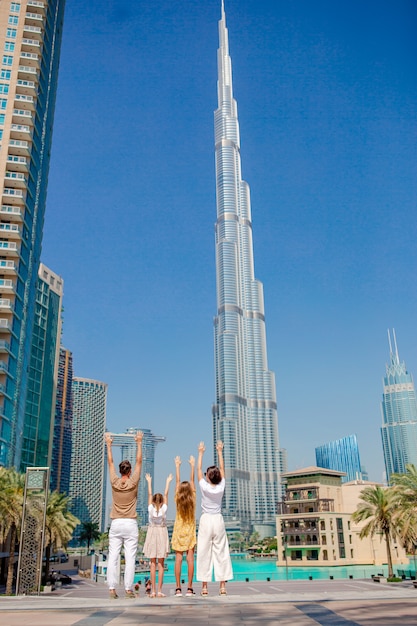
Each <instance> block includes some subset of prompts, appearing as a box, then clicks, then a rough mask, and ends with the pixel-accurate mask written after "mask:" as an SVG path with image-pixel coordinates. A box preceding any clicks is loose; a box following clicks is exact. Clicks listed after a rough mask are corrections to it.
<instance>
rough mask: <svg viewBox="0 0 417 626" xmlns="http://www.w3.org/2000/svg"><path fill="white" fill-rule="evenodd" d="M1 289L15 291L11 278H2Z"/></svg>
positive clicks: (0, 279) (0, 280) (0, 281)
mask: <svg viewBox="0 0 417 626" xmlns="http://www.w3.org/2000/svg"><path fill="white" fill-rule="evenodd" d="M0 291H1V292H3V291H6V292H7V291H9V292H10V293H14V283H13V281H12V280H11V279H10V278H0Z"/></svg>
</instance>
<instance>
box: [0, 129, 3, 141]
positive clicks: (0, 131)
mask: <svg viewBox="0 0 417 626" xmlns="http://www.w3.org/2000/svg"><path fill="white" fill-rule="evenodd" d="M0 139H3V130H2V129H1V128H0Z"/></svg>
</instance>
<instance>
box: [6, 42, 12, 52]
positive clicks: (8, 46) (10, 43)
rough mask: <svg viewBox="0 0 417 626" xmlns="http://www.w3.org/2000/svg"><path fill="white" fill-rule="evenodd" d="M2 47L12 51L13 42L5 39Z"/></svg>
mask: <svg viewBox="0 0 417 626" xmlns="http://www.w3.org/2000/svg"><path fill="white" fill-rule="evenodd" d="M4 49H5V51H6V52H14V42H12V41H6V43H5V44H4Z"/></svg>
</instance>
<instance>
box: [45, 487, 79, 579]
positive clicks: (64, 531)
mask: <svg viewBox="0 0 417 626" xmlns="http://www.w3.org/2000/svg"><path fill="white" fill-rule="evenodd" d="M68 505H69V498H68V497H67V496H66V495H64V494H63V493H59V492H58V491H53V492H52V493H51V494H50V496H49V498H48V502H47V505H46V516H45V548H46V553H45V554H46V568H45V580H47V578H48V574H49V558H50V556H51V550H52V548H62V546H66V545H67V543H68V541H69V540H70V539H71V537H72V533H73V532H74V528H75V527H76V526H77V524H79V523H80V520H79V519H78V518H76V517H75V515H73V514H72V513H70V512H69V510H68Z"/></svg>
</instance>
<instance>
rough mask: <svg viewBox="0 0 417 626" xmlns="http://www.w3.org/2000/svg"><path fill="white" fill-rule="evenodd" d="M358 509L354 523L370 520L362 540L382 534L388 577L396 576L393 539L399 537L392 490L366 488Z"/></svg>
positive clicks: (378, 487) (354, 516)
mask: <svg viewBox="0 0 417 626" xmlns="http://www.w3.org/2000/svg"><path fill="white" fill-rule="evenodd" d="M360 499H361V500H362V502H360V503H359V505H358V508H357V509H356V511H355V512H354V513H353V514H352V520H353V521H354V522H363V521H365V520H369V521H368V522H367V523H366V524H365V525H364V526H363V528H362V529H361V531H360V534H359V536H360V538H361V539H363V538H364V537H368V536H369V535H370V536H371V537H373V536H374V535H375V534H376V533H381V534H382V535H383V536H384V538H385V541H386V546H387V559H388V577H389V578H392V577H393V576H394V570H393V567H392V555H391V538H392V537H395V536H396V535H397V527H396V523H395V512H396V500H395V497H394V492H393V489H392V488H383V487H380V486H378V485H376V486H375V487H365V489H363V490H362V491H361V493H360Z"/></svg>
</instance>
